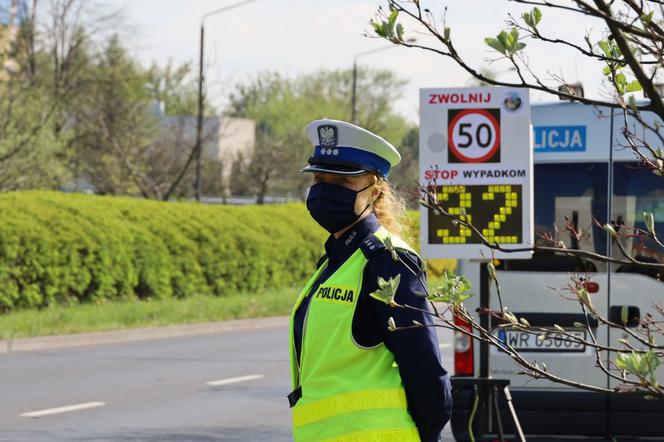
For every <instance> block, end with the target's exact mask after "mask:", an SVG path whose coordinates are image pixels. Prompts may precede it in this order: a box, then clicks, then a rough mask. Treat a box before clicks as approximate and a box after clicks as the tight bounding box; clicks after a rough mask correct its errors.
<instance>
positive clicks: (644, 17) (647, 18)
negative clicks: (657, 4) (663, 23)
mask: <svg viewBox="0 0 664 442" xmlns="http://www.w3.org/2000/svg"><path fill="white" fill-rule="evenodd" d="M654 13H655V11H650V12H649V13H648V14H641V17H639V18H640V19H641V21H642V22H643V24H645V25H647V24H650V22H652V17H653V15H654Z"/></svg>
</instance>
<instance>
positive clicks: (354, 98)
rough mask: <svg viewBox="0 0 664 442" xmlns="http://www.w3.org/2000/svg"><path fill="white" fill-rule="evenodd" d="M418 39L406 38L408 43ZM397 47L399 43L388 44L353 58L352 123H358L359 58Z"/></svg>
mask: <svg viewBox="0 0 664 442" xmlns="http://www.w3.org/2000/svg"><path fill="white" fill-rule="evenodd" d="M416 41H417V40H416V39H415V38H409V39H408V40H406V42H407V43H415V42H416ZM396 47H398V45H396V44H390V45H388V46H382V47H380V48H376V49H370V50H368V51H364V52H360V53H359V54H357V55H355V58H353V85H352V93H351V99H350V101H351V103H350V121H351V123H353V124H357V59H358V58H360V57H364V56H365V55H369V54H373V53H376V52H380V51H385V50H387V49H392V48H396Z"/></svg>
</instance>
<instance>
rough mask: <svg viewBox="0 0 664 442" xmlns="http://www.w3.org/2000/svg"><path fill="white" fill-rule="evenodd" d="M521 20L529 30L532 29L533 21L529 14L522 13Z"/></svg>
mask: <svg viewBox="0 0 664 442" xmlns="http://www.w3.org/2000/svg"><path fill="white" fill-rule="evenodd" d="M521 18H522V19H523V21H524V22H525V23H526V24H527V25H528V26H530V27H531V28H532V27H533V19H532V17H531V15H530V12H524V13H522V14H521Z"/></svg>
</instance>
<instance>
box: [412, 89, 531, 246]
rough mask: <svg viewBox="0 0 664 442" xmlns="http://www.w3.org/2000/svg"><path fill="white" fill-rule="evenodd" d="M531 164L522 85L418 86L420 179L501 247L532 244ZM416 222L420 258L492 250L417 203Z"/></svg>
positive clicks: (449, 209)
mask: <svg viewBox="0 0 664 442" xmlns="http://www.w3.org/2000/svg"><path fill="white" fill-rule="evenodd" d="M532 162H533V157H532V149H531V142H530V106H529V102H528V91H527V90H523V89H512V88H464V89H422V90H420V181H421V182H422V184H425V185H430V186H434V188H435V189H436V197H437V199H438V202H439V203H440V205H441V206H442V207H443V208H445V210H446V211H447V212H448V213H450V214H452V215H456V216H458V217H460V218H462V219H465V220H467V221H468V222H470V223H471V224H472V225H473V226H474V227H475V228H477V229H478V230H479V231H480V232H481V233H482V236H483V237H484V238H486V239H487V240H489V241H495V242H498V243H500V244H501V245H503V246H504V247H505V248H520V247H527V246H529V245H531V244H532V239H533V213H532V198H533V196H532V179H533V176H532ZM421 220H422V222H421V223H420V228H421V235H420V238H421V241H422V245H421V250H422V254H423V256H424V257H426V258H480V259H481V258H488V257H490V256H491V253H492V252H491V251H490V250H489V249H488V248H487V247H485V246H483V245H482V239H481V238H480V236H479V235H477V234H476V233H474V232H473V231H472V230H471V229H468V228H465V227H462V226H460V225H458V224H455V223H453V222H452V220H451V219H450V218H449V217H447V216H444V215H442V214H438V213H437V212H434V211H433V210H431V209H426V208H422V209H421ZM530 255H531V254H530V252H516V253H509V254H506V253H499V252H494V256H496V257H500V258H527V257H530Z"/></svg>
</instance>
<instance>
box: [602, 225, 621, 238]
mask: <svg viewBox="0 0 664 442" xmlns="http://www.w3.org/2000/svg"><path fill="white" fill-rule="evenodd" d="M604 230H606V233H608V234H609V235H611V238H614V239H615V238H616V237H617V236H618V234H617V233H616V229H614V228H613V226H612V225H611V224H604Z"/></svg>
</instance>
